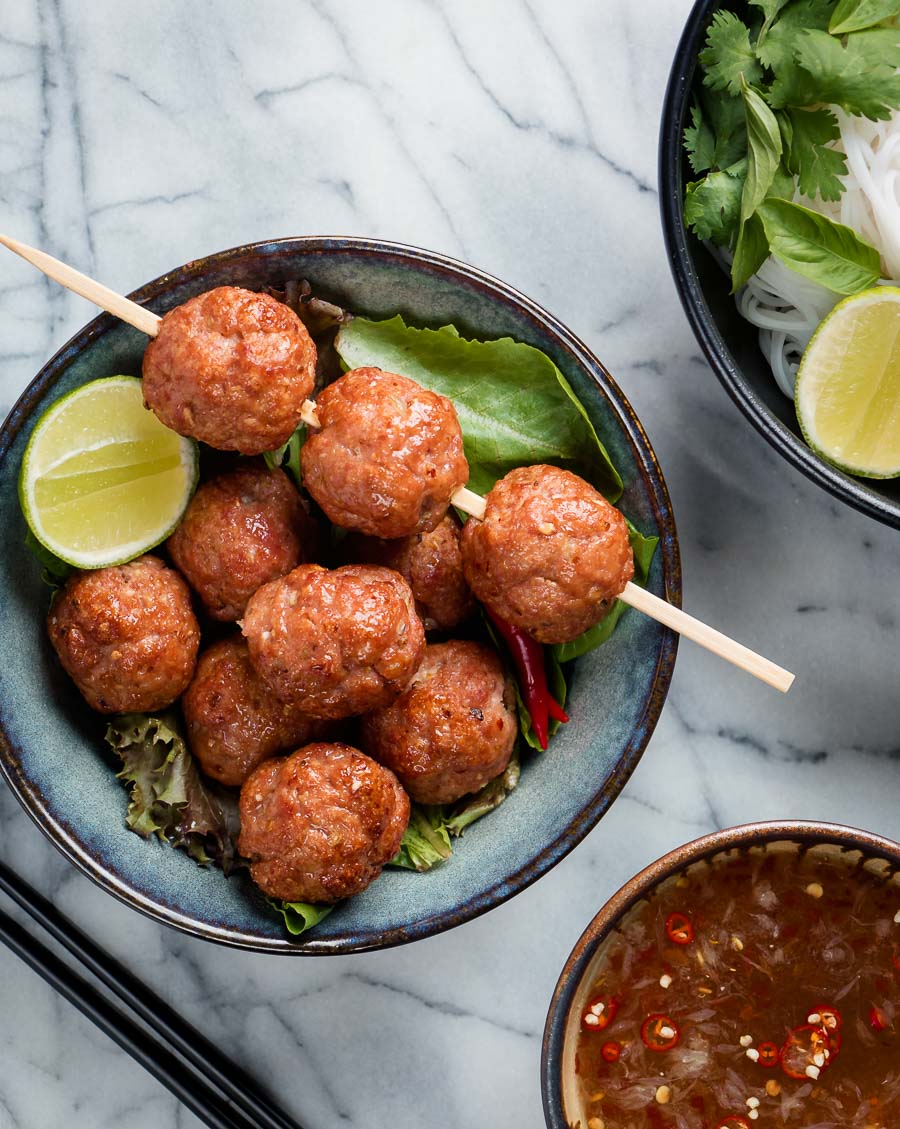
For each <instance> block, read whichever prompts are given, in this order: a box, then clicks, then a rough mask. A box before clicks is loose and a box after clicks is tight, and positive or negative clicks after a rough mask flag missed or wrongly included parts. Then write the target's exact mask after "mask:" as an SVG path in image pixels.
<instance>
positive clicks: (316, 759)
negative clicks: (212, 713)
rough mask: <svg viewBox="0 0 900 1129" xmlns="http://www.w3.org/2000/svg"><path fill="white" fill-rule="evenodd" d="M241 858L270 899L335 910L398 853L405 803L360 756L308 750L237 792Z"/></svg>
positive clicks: (322, 747)
mask: <svg viewBox="0 0 900 1129" xmlns="http://www.w3.org/2000/svg"><path fill="white" fill-rule="evenodd" d="M240 817H241V834H240V838H239V840H238V850H239V851H240V853H241V854H242V855H243V856H244V857H245V858H248V859H249V860H250V876H251V878H252V879H253V881H254V882H255V883H256V884H257V886H259V888H260V889H261V890H262V891H263V893H264V894H267V895H268V896H269V897H270V898H283V899H284V900H285V901H287V902H318V903H321V902H337V901H340V900H341V899H342V898H349V897H350V896H351V895H353V894H358V893H360V891H362V890H364V889H365V888H366V887H367V886H368V885H369V884H370V883H371V882H373V881H374V880H375V879H376V878H377V877H378V875H379V874H380V873H381V868H382V867H383V866H384V865H385V863H387V862H390V860H391V859H392V858H393V857H394V855H396V853H397V851H398V850H399V849H400V841H401V839H402V838H403V832H404V831H405V830H406V825H407V823H408V822H409V799H408V798H407V796H406V793H405V792H404V791H403V789H402V788H401V787H400V785H399V783H398V782H397V778H396V776H394V774H393V773H392V772H391V771H390V770H389V769H387V768H382V766H381V765H380V764H376V762H375V761H373V760H371V759H370V758H369V757H367V756H364V755H363V753H361V752H359V750H358V749H354V748H352V747H351V746H349V745H342V744H324V743H320V744H313V745H307V746H306V747H305V748H302V749H298V750H297V751H296V752H295V753H292V754H291V755H290V756H289V757H286V758H278V759H276V760H268V761H264V762H263V763H262V764H261V765H260V766H259V767H258V768H257V769H256V770H255V771H254V772H253V773H252V774H251V775H250V776H249V777H248V779H247V781H246V782H245V784H244V786H243V788H242V789H241V800H240Z"/></svg>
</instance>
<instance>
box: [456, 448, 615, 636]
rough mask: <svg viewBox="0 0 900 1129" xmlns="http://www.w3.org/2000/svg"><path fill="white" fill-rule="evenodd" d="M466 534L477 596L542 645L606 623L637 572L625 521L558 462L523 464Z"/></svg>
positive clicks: (467, 564) (467, 562)
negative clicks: (609, 614) (528, 465)
mask: <svg viewBox="0 0 900 1129" xmlns="http://www.w3.org/2000/svg"><path fill="white" fill-rule="evenodd" d="M486 502H487V509H486V511H485V515H484V520H483V521H473V520H471V519H470V520H469V521H467V522H466V524H465V527H464V529H463V534H462V554H463V568H464V569H465V574H466V579H467V580H468V582H469V586H470V587H471V589H472V591H473V592H474V593H475V595H476V597H477V598H478V599H479V600H481V601H482V603H485V604H487V605H488V607H490V608H491V609H492V610H493V611H494V612H496V613H497V615H499V616H500V617H501V618H502V619H505V620H506V621H507V622H508V623H512V624H514V625H515V626H516V627H521V628H522V629H523V630H524V631H527V632H528V633H529V634H530V635H532V636H533V637H534V638H535V639H537V640H539V641H540V642H541V643H565V642H568V641H569V640H570V639H574V638H576V637H577V636H578V635H580V634H581V633H582V632H583V631H587V629H588V628H589V627H592V626H593V625H594V624H595V623H597V622H599V621H600V620H601V619H602V618H603V616H604V615H606V613H607V611H608V610H609V608H610V605H611V603H612V601H613V599H614V598H615V597H616V596H618V595H619V593H620V592H621V591H622V589H623V588H624V587H625V585H626V584H627V583H628V581H629V580H631V578H632V576H633V575H634V560H633V557H632V553H631V545H630V544H629V541H628V527H627V526H626V524H625V519H624V518H623V517H622V515H621V514H620V513H619V511H618V510H617V509H616V508H615V506H612V505H610V503H609V502H607V501H606V499H605V498H604V497H603V495H602V494H599V493H598V492H597V491H596V490H595V489H594V488H593V486H591V485H590V484H589V483H587V482H585V481H584V479H583V478H579V477H578V475H576V474H572V473H571V472H570V471H567V470H560V469H559V468H558V467H552V466H531V467H520V468H518V469H516V470H513V471H510V473H509V474H507V475H506V476H505V477H504V478H501V479H500V481H499V482H498V483H496V485H495V486H494V488H493V490H491V492H490V493H489V494H488V496H487V499H486Z"/></svg>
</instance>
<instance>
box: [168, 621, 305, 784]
mask: <svg viewBox="0 0 900 1129" xmlns="http://www.w3.org/2000/svg"><path fill="white" fill-rule="evenodd" d="M181 706H182V710H183V712H184V721H185V726H186V728H187V735H188V741H189V743H190V746H191V752H192V753H193V754H194V756H195V757H196V758H197V760H198V761H199V762H200V767H201V768H202V769H203V771H204V772H205V773H206V775H207V776H211V777H212V778H213V779H214V780H218V781H219V782H220V783H221V784H227V785H232V786H233V785H240V784H243V783H244V781H245V780H246V779H247V777H248V776H249V775H250V773H251V772H252V771H253V769H254V768H256V766H257V765H258V764H260V763H261V762H262V761H264V760H268V759H269V757H272V756H275V754H276V753H283V752H287V751H288V749H296V748H297V747H298V745H305V744H306V743H307V742H308V741H310V740H313V739H314V738H317V737H321V736H323V732H322V731H323V729H324V726H325V723H324V722H321V721H314V720H313V719H312V718H311V717H308V716H307V715H306V714H305V713H303V711H302V710H299V709H297V707H296V706H295V705H292V704H288V703H286V702H282V701H281V699H280V698H276V696H275V695H274V694H273V693H272V691H271V690H270V689H269V688H268V687H267V686H266V685H265V683H264V682H263V681H262V679H261V678H260V677H259V675H258V674H257V673H256V671H255V670H254V669H253V667H252V665H251V663H250V656H249V654H248V653H247V644H246V642H245V641H244V640H243V639H242V638H240V637H238V638H236V639H223V640H221V642H219V643H214V644H213V646H211V647H210V648H209V649H208V650H206V651H204V652H203V653H202V654H201V655H200V658H199V659H198V660H197V670H196V673H195V674H194V678H193V680H192V682H191V684H190V686H188V688H187V690H186V691H185V694H184V697H183V698H182V700H181Z"/></svg>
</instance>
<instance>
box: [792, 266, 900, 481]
mask: <svg viewBox="0 0 900 1129" xmlns="http://www.w3.org/2000/svg"><path fill="white" fill-rule="evenodd" d="M795 401H796V406H797V418H798V420H799V421H800V428H801V430H802V431H803V435H804V437H805V439H806V441H807V443H809V445H810V447H811V448H812V449H813V450H814V451H816V452H817V454H820V455H822V457H823V458H826V459H828V461H829V462H831V463H834V464H835V465H836V466H838V467H840V468H841V470H845V471H847V472H848V473H850V474H856V475H861V476H863V477H866V478H896V477H897V476H898V475H900V289H898V288H897V287H894V286H876V287H874V288H873V289H871V290H865V291H863V292H862V293H860V294H854V295H853V296H852V297H850V298H846V299H845V300H844V301H843V302H840V303H838V305H837V306H835V308H834V309H833V310H832V311H831V313H830V314H829V315H828V316H827V317H826V318H825V320H824V321H823V322H822V324H821V325H820V326H819V328H818V329H817V330H816V332H815V334H814V335H813V338H812V340H811V341H810V343H809V345H808V346H807V347H806V352H805V353H804V354H803V360H802V361H801V362H800V369H799V371H798V373H797V386H796V392H795Z"/></svg>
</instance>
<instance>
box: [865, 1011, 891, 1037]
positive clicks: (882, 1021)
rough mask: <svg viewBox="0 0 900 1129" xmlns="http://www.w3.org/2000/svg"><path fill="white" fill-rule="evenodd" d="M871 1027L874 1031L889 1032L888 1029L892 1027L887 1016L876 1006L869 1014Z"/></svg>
mask: <svg viewBox="0 0 900 1129" xmlns="http://www.w3.org/2000/svg"><path fill="white" fill-rule="evenodd" d="M869 1026H870V1027H871V1028H872V1030H873V1031H887V1029H888V1027H890V1024H889V1023H888V1019H887V1016H886V1015H885V1014H884V1012H883V1011H882V1010H881V1008H880V1007H877V1006H876V1005H875V1004H873V1005H872V1009H871V1011H870V1012H869Z"/></svg>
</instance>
